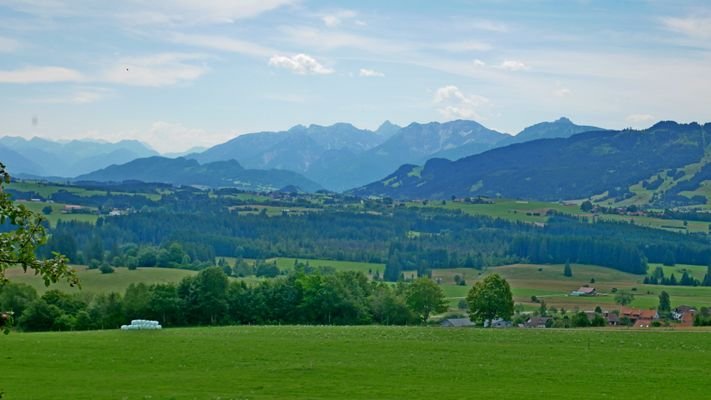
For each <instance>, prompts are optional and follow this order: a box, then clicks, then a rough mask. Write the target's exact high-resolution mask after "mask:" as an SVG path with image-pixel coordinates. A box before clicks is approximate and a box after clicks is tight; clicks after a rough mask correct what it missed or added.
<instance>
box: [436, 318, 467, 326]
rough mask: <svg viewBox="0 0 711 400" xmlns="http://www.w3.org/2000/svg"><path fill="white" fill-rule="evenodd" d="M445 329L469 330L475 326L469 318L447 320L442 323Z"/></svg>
mask: <svg viewBox="0 0 711 400" xmlns="http://www.w3.org/2000/svg"><path fill="white" fill-rule="evenodd" d="M440 326H443V327H445V328H468V327H472V326H474V323H473V322H472V321H471V320H470V319H469V318H447V319H445V320H444V321H442V322H441V323H440Z"/></svg>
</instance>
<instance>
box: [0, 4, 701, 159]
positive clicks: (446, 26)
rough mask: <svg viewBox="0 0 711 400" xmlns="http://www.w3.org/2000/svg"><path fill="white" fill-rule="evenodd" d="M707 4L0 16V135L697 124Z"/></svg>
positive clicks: (98, 7) (203, 8)
mask: <svg viewBox="0 0 711 400" xmlns="http://www.w3.org/2000/svg"><path fill="white" fill-rule="evenodd" d="M709 105H711V3H709V2H704V1H697V2H694V1H676V2H670V1H654V0H649V1H593V0H590V1H572V0H571V1H525V0H521V1H503V0H491V1H370V0H364V1H341V2H326V1H308V0H242V1H227V0H202V1H189V0H177V1H164V0H153V1H141V0H124V1H120V2H119V1H117V2H109V1H85V0H46V1H45V0H27V1H13V0H9V1H8V0H0V135H13V136H23V137H32V136H41V137H46V138H51V139H74V138H94V139H104V140H109V141H116V140H120V139H139V140H142V141H144V142H146V143H148V144H150V145H151V146H153V147H154V148H156V149H158V150H159V151H164V152H165V151H182V150H186V149H188V148H190V147H193V146H207V145H212V144H216V143H220V142H223V141H225V140H228V139H230V138H232V137H234V136H236V135H238V134H241V133H247V132H254V131H260V130H283V129H288V128H289V127H291V126H293V125H296V124H311V123H316V124H322V125H325V124H331V123H335V122H341V121H342V122H351V123H353V124H354V125H356V126H358V127H363V128H370V129H374V128H376V127H377V126H378V125H379V124H380V123H382V122H383V121H384V120H390V121H392V122H394V123H398V124H408V123H410V122H413V121H416V122H427V121H447V120H452V119H457V118H464V119H474V120H477V121H479V122H481V123H482V124H484V125H485V126H487V127H489V128H492V129H496V130H499V131H502V132H507V133H512V134H515V133H517V132H518V131H520V130H521V129H522V128H524V127H526V126H528V125H531V124H533V123H536V122H540V121H543V120H553V119H557V118H558V117H560V116H568V117H570V118H571V119H572V120H573V121H575V122H577V123H585V124H593V125H598V126H603V127H609V128H624V127H635V128H643V127H646V126H649V125H651V124H653V123H654V122H655V121H658V120H666V119H674V120H677V121H684V122H688V121H709V120H711V115H709V114H710V113H711V108H710V107H709Z"/></svg>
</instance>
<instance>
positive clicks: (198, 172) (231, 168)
mask: <svg viewBox="0 0 711 400" xmlns="http://www.w3.org/2000/svg"><path fill="white" fill-rule="evenodd" d="M74 180H75V181H96V182H124V181H142V182H158V183H170V184H174V185H188V186H198V187H199V186H203V187H213V188H215V187H235V188H238V189H242V190H250V191H274V190H279V189H282V188H284V187H297V188H299V189H301V190H304V191H307V192H314V191H316V190H319V189H321V187H320V186H319V185H318V184H317V183H315V182H313V181H310V180H309V179H307V178H304V177H303V176H301V175H299V174H297V173H295V172H291V171H285V170H274V169H271V170H263V169H245V168H243V167H242V166H241V165H240V163H239V162H237V161H235V160H229V161H215V162H211V163H204V164H200V163H198V161H196V160H193V159H187V158H184V157H178V158H167V157H158V156H154V157H147V158H139V159H136V160H133V161H130V162H128V163H125V164H121V165H111V166H109V167H106V168H104V169H101V170H98V171H94V172H91V173H89V174H84V175H80V176H78V177H76V178H75V179H74Z"/></svg>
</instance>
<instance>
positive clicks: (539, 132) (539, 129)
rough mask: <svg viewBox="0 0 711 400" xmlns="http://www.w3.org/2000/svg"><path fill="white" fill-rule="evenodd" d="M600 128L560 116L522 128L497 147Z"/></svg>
mask: <svg viewBox="0 0 711 400" xmlns="http://www.w3.org/2000/svg"><path fill="white" fill-rule="evenodd" d="M601 130H603V129H602V128H598V127H596V126H585V125H576V124H574V123H573V122H572V121H571V120H569V119H568V118H565V117H561V118H559V119H558V120H556V121H553V122H541V123H538V124H535V125H532V126H529V127H528V128H526V129H524V130H522V131H521V132H519V133H518V135H516V136H510V137H508V138H506V139H504V140H502V141H501V142H500V143H498V146H497V147H502V146H507V145H509V144H514V143H523V142H530V141H531V140H537V139H555V138H567V137H571V136H573V135H576V134H578V133H583V132H592V131H601Z"/></svg>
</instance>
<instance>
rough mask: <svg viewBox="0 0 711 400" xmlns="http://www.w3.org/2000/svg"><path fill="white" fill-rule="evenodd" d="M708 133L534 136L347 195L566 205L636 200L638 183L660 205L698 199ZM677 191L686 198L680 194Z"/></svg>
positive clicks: (671, 125) (707, 171) (413, 169)
mask: <svg viewBox="0 0 711 400" xmlns="http://www.w3.org/2000/svg"><path fill="white" fill-rule="evenodd" d="M709 134H711V123H707V124H706V125H699V124H697V123H691V124H678V123H676V122H670V121H669V122H660V123H657V124H656V125H654V126H652V127H650V128H648V129H645V130H642V131H636V130H630V129H627V130H622V131H613V130H596V131H591V132H586V133H580V134H577V135H573V136H571V137H567V138H554V139H539V140H533V141H529V142H523V143H517V144H512V145H510V146H505V147H501V148H497V149H493V150H490V151H487V152H484V153H481V154H477V155H472V156H468V157H464V158H461V159H458V160H456V161H450V160H446V159H441V158H433V159H430V160H428V161H427V162H426V163H424V165H422V166H418V165H403V166H401V167H400V168H399V169H398V170H397V171H395V172H394V173H392V174H390V175H388V176H387V177H385V178H384V179H381V180H379V181H376V182H374V183H371V184H368V185H365V186H363V187H361V188H358V189H355V190H353V191H352V193H353V194H357V195H362V196H368V195H378V196H390V197H393V198H401V199H404V198H420V199H448V198H450V197H451V196H455V197H470V196H490V197H499V196H500V197H507V198H517V199H537V200H566V199H583V198H590V197H592V196H600V197H599V198H600V199H602V198H603V197H605V198H610V199H613V200H615V201H619V200H623V199H625V198H630V197H633V196H635V195H636V194H635V193H633V192H632V191H630V188H631V187H633V186H635V185H637V186H638V187H637V189H638V190H639V191H645V192H646V195H648V196H650V197H651V198H652V200H656V201H658V202H659V203H666V204H674V203H675V202H676V203H679V202H682V203H683V202H686V203H689V202H691V203H693V202H694V201H699V202H700V201H701V200H698V199H697V200H694V197H693V196H694V194H693V193H691V192H694V191H695V190H699V189H700V185H701V184H702V183H703V182H704V181H705V180H708V179H711V168H708V167H707V165H709V164H708V160H709V159H708V157H707V143H708V140H709V137H708V135H709ZM683 192H688V193H687V195H688V196H680V194H682V193H683ZM684 199H686V200H684ZM687 200H688V201H687ZM703 202H705V200H703Z"/></svg>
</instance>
